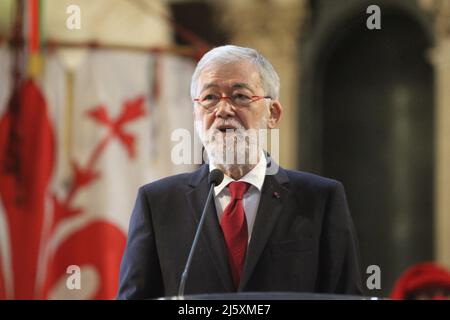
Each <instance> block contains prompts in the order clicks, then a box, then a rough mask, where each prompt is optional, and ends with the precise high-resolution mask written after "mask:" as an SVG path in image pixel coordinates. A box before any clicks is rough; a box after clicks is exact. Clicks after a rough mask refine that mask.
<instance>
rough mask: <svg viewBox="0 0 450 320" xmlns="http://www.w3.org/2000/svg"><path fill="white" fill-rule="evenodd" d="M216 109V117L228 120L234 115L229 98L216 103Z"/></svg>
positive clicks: (223, 98)
mask: <svg viewBox="0 0 450 320" xmlns="http://www.w3.org/2000/svg"><path fill="white" fill-rule="evenodd" d="M216 108H217V109H216V117H219V118H229V117H233V116H234V115H235V114H234V109H233V104H232V103H231V101H230V98H229V97H222V98H221V99H220V101H219V102H218V103H217V106H216Z"/></svg>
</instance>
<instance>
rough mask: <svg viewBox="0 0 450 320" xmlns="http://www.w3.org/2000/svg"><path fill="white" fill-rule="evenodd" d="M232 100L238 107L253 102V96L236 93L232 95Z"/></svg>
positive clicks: (246, 105)
mask: <svg viewBox="0 0 450 320" xmlns="http://www.w3.org/2000/svg"><path fill="white" fill-rule="evenodd" d="M231 100H232V101H233V104H234V105H235V106H238V107H248V106H249V105H250V103H251V102H252V98H251V97H249V96H247V95H245V94H242V93H237V94H234V95H233V96H231Z"/></svg>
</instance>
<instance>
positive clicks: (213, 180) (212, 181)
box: [178, 169, 223, 297]
mask: <svg viewBox="0 0 450 320" xmlns="http://www.w3.org/2000/svg"><path fill="white" fill-rule="evenodd" d="M222 181H223V172H222V171H220V170H219V169H214V170H212V171H211V172H210V173H209V177H208V183H209V193H208V197H207V198H206V202H205V206H204V207H203V212H202V215H201V218H200V222H199V223H198V226H197V231H196V232H195V237H194V241H193V242H192V246H191V250H190V251H189V256H188V259H187V262H186V266H185V267H184V271H183V273H182V274H181V281H180V287H179V288H178V297H181V296H183V295H184V286H185V285H186V280H187V278H188V275H189V269H190V267H191V262H192V257H193V256H194V252H195V248H196V247H197V242H198V239H199V238H200V231H201V230H202V226H203V222H204V220H205V217H206V211H208V207H209V204H210V202H211V199H212V195H213V192H214V187H215V186H218V185H219V184H221V183H222Z"/></svg>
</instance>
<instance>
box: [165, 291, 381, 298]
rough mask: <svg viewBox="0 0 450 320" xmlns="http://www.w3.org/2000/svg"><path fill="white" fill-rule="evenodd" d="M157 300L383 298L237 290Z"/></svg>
mask: <svg viewBox="0 0 450 320" xmlns="http://www.w3.org/2000/svg"><path fill="white" fill-rule="evenodd" d="M158 300H384V299H383V298H379V297H367V296H356V295H344V294H322V293H307V292H237V293H210V294H194V295H185V296H181V297H180V296H172V297H163V298H159V299H158Z"/></svg>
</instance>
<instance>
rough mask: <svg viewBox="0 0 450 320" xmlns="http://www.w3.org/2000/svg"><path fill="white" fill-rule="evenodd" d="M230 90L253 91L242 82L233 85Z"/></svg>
mask: <svg viewBox="0 0 450 320" xmlns="http://www.w3.org/2000/svg"><path fill="white" fill-rule="evenodd" d="M231 88H232V89H248V90H250V91H253V90H252V88H250V86H249V85H248V84H247V83H244V82H238V83H235V84H234V85H233V86H232V87H231Z"/></svg>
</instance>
